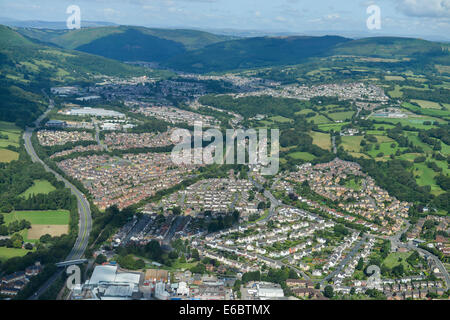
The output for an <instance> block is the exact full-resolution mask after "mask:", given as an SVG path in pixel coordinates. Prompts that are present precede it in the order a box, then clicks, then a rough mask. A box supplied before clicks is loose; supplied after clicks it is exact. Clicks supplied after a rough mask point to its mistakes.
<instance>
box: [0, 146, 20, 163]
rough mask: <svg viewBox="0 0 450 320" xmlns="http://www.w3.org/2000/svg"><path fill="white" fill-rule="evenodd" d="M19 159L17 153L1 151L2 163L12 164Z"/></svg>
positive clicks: (6, 150) (0, 158)
mask: <svg viewBox="0 0 450 320" xmlns="http://www.w3.org/2000/svg"><path fill="white" fill-rule="evenodd" d="M17 159H19V154H18V153H17V152H14V151H11V150H8V149H0V162H11V161H14V160H17Z"/></svg>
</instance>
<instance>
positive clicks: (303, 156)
mask: <svg viewBox="0 0 450 320" xmlns="http://www.w3.org/2000/svg"><path fill="white" fill-rule="evenodd" d="M288 156H289V157H291V158H292V159H295V160H300V159H301V160H305V161H311V160H313V159H314V158H315V156H314V155H312V154H311V153H309V152H292V153H289V154H288Z"/></svg>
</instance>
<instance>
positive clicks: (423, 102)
mask: <svg viewBox="0 0 450 320" xmlns="http://www.w3.org/2000/svg"><path fill="white" fill-rule="evenodd" d="M411 102H415V103H417V104H418V105H419V106H421V107H422V108H425V109H441V105H440V104H439V103H437V102H433V101H427V100H414V99H411Z"/></svg>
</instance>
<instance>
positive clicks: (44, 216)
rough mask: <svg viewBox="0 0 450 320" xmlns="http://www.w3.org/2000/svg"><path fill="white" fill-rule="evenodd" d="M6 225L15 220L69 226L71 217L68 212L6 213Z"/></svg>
mask: <svg viewBox="0 0 450 320" xmlns="http://www.w3.org/2000/svg"><path fill="white" fill-rule="evenodd" d="M3 215H4V217H5V223H6V224H8V223H10V222H12V221H14V220H23V219H24V220H27V221H30V223H31V224H48V225H67V224H69V220H70V215H69V211H67V210H48V211H13V212H11V213H4V214H3Z"/></svg>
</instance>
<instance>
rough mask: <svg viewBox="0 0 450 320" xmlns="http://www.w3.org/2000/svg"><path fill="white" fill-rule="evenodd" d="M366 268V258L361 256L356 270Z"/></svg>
mask: <svg viewBox="0 0 450 320" xmlns="http://www.w3.org/2000/svg"><path fill="white" fill-rule="evenodd" d="M363 268H364V259H363V258H359V260H358V264H357V265H356V270H362V269H363Z"/></svg>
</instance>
